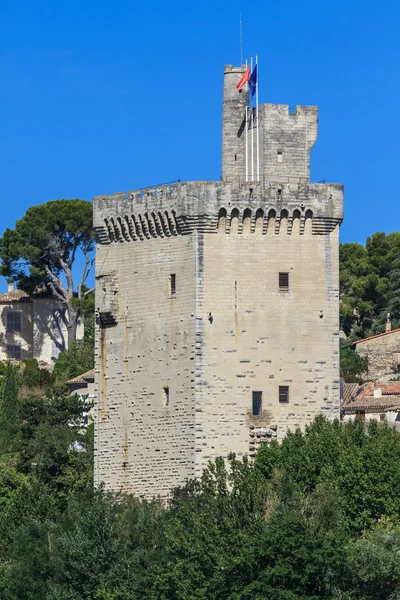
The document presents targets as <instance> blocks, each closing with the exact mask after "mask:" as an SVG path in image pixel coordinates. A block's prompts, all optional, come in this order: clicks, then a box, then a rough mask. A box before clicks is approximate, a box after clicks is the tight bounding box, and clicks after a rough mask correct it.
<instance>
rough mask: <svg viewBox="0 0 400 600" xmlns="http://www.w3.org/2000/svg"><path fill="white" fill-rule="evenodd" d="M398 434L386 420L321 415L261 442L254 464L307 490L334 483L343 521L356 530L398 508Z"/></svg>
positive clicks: (399, 478) (390, 514)
mask: <svg viewBox="0 0 400 600" xmlns="http://www.w3.org/2000/svg"><path fill="white" fill-rule="evenodd" d="M399 465H400V434H399V432H397V431H396V430H395V429H392V428H390V427H388V426H386V425H384V424H382V425H381V424H378V423H377V422H376V421H371V422H370V423H369V424H368V427H367V428H366V427H365V424H364V423H363V422H362V421H355V422H352V421H350V422H348V423H344V424H341V423H339V422H338V421H335V422H333V423H332V422H329V421H327V420H325V419H324V418H323V417H317V418H316V419H315V421H314V422H313V423H312V424H311V425H310V426H308V427H307V428H306V431H305V432H304V433H303V432H301V431H300V430H297V431H295V432H293V433H288V435H287V436H286V437H285V438H284V440H283V442H282V444H280V445H278V444H277V443H274V442H273V443H272V444H271V446H270V447H262V448H261V449H260V451H259V453H258V455H257V459H256V468H257V469H259V470H260V471H261V472H262V473H263V474H264V476H265V477H267V478H268V477H271V474H272V473H273V471H274V469H277V470H278V471H281V472H284V473H287V474H288V475H289V476H290V477H291V478H292V479H293V481H294V482H295V483H296V484H297V485H299V486H300V488H301V490H302V491H303V492H304V493H311V492H312V491H313V490H314V489H315V488H316V486H317V485H320V484H325V483H328V482H329V483H330V484H332V485H333V486H334V487H335V488H336V489H337V495H338V498H339V499H340V503H341V507H342V510H343V518H344V523H345V524H346V525H347V526H348V527H349V529H350V530H351V531H353V532H354V533H359V532H361V531H363V530H364V529H365V528H371V527H373V526H374V525H375V524H376V523H377V522H379V520H380V519H381V518H382V517H384V516H387V517H390V516H393V515H397V514H398V513H399V512H400V466H399Z"/></svg>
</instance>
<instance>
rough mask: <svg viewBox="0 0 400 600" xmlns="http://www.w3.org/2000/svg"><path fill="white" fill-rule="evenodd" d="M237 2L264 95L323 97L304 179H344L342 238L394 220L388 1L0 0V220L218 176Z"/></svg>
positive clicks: (393, 20)
mask: <svg viewBox="0 0 400 600" xmlns="http://www.w3.org/2000/svg"><path fill="white" fill-rule="evenodd" d="M240 11H242V15H243V22H244V26H243V27H244V29H243V50H244V55H245V56H246V55H250V54H251V53H252V54H255V53H256V52H258V54H259V60H260V69H259V71H260V102H273V103H284V104H290V105H295V104H317V105H318V106H319V109H320V131H319V139H318V141H317V144H316V145H315V147H314V150H313V153H312V171H311V174H312V180H313V181H319V180H323V179H325V180H326V181H332V182H337V183H344V184H345V221H344V223H343V225H342V231H341V239H342V241H345V242H348V241H357V242H364V241H365V238H366V237H367V236H368V235H371V234H372V233H374V232H375V231H385V232H387V233H388V232H390V231H394V230H398V229H399V211H398V208H397V205H398V201H399V199H398V194H397V181H396V180H397V173H398V164H397V163H398V160H399V156H400V152H399V147H398V140H399V139H400V119H399V95H400V89H399V88H400V83H399V59H400V44H399V34H398V23H399V20H400V4H399V3H397V2H396V1H395V0H391V1H383V2H381V3H378V2H376V1H375V2H373V1H372V0H365V1H364V2H362V3H361V2H360V1H354V0H353V1H349V0H347V1H335V0H332V1H331V2H321V1H320V0H318V1H317V0H309V1H301V0H296V1H295V0H286V1H285V2H274V3H272V2H265V1H257V0H255V1H253V2H251V3H250V2H247V3H244V2H243V0H241V1H239V0H229V1H228V0H214V1H213V2H211V1H208V0H206V1H204V2H199V1H196V0H192V1H191V2H189V1H188V0H186V1H181V2H180V1H177V0H171V1H169V2H159V1H157V0H153V1H152V2H135V1H132V0H129V1H125V0H113V1H112V2H111V1H107V2H106V1H104V0H97V1H96V2H94V1H93V0H79V1H78V0H68V2H65V1H64V0H57V1H54V0H36V1H33V0H2V2H1V14H0V81H1V86H0V164H1V183H2V189H1V191H2V203H1V208H2V211H1V216H2V219H1V230H3V229H4V228H5V227H13V225H14V223H15V221H16V219H18V218H20V217H21V216H22V215H23V214H24V212H25V210H26V209H27V208H28V207H29V206H31V205H33V204H38V203H41V202H45V201H47V200H52V199H56V198H73V197H76V198H85V199H91V198H92V197H93V196H95V195H98V194H106V193H112V192H117V191H123V190H128V189H135V188H139V187H143V186H147V185H152V184H156V183H160V182H166V181H170V180H175V179H178V178H180V179H181V180H196V179H200V180H207V179H211V180H212V179H219V176H220V171H221V157H220V154H221V150H220V147H221V139H220V138H221V92H222V74H223V65H224V64H227V63H233V64H236V65H237V64H239V62H240V49H239V13H240Z"/></svg>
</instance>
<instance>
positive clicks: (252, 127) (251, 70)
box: [250, 57, 254, 181]
mask: <svg viewBox="0 0 400 600" xmlns="http://www.w3.org/2000/svg"><path fill="white" fill-rule="evenodd" d="M250 72H251V73H252V72H253V57H251V58H250ZM250 110H251V118H250V127H251V181H254V112H253V107H252V106H251V90H250Z"/></svg>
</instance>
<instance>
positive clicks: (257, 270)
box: [94, 65, 343, 496]
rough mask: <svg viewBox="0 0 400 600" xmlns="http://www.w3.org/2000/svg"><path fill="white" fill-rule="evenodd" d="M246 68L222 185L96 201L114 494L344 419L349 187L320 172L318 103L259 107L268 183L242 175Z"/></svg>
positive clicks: (99, 411) (100, 447)
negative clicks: (325, 180)
mask: <svg viewBox="0 0 400 600" xmlns="http://www.w3.org/2000/svg"><path fill="white" fill-rule="evenodd" d="M243 73H244V68H234V67H232V66H230V65H228V66H227V67H225V71H224V99H223V135H222V146H223V151H222V181H219V182H190V183H179V184H177V185H165V186H159V187H157V188H147V189H143V190H136V191H132V192H126V193H120V194H114V195H112V196H100V197H97V198H95V199H94V219H95V228H96V232H97V238H98V244H97V261H96V263H97V267H96V268H97V272H96V281H97V282H96V310H97V334H96V371H97V372H96V379H97V394H98V401H97V404H96V407H95V481H96V482H97V483H100V482H104V483H105V485H106V487H107V488H109V489H117V490H118V489H123V490H126V491H130V492H133V493H135V494H139V495H145V496H154V495H157V494H161V495H166V494H168V493H169V491H170V490H171V488H172V487H174V486H176V485H178V484H181V483H183V482H184V481H185V480H186V479H187V478H192V477H196V476H199V475H200V474H201V472H202V469H203V468H204V466H205V465H206V464H207V462H208V461H209V460H210V459H213V458H215V457H217V456H221V455H222V456H226V455H227V454H228V453H229V452H231V451H233V452H236V454H237V455H238V456H242V455H244V454H249V455H250V456H254V455H255V453H256V450H257V448H258V447H259V445H260V444H262V443H268V441H269V440H270V439H274V438H277V439H281V438H282V437H283V436H284V434H285V432H286V430H287V429H288V428H291V429H294V428H296V427H297V426H300V427H302V428H303V427H304V426H305V425H306V424H307V423H309V422H310V421H311V420H312V419H313V418H314V416H315V415H316V414H318V413H323V414H325V415H326V416H327V417H328V418H334V417H337V416H338V415H339V336H338V334H339V325H338V309H339V264H338V250H339V248H338V237H339V224H340V222H341V221H342V218H343V187H342V186H341V185H337V184H316V183H310V181H309V179H310V167H309V165H310V152H311V149H312V146H313V144H314V142H315V140H316V137H317V128H318V112H317V108H316V107H304V106H298V107H296V111H295V112H293V113H290V112H289V108H288V106H286V105H271V104H264V105H261V106H260V107H259V148H260V153H259V161H260V164H259V181H246V180H245V155H246V146H245V144H246V142H245V139H246V135H247V140H248V141H247V143H249V140H251V135H249V124H248V123H246V120H245V118H244V115H245V107H246V103H247V100H248V98H247V92H246V91H245V90H243V91H242V92H238V91H237V89H236V84H237V82H238V81H239V79H240V78H241V76H242V74H243ZM246 128H247V134H246ZM253 141H254V140H253ZM247 150H248V152H249V148H247ZM253 150H254V147H253Z"/></svg>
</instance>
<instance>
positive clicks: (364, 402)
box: [343, 381, 400, 413]
mask: <svg viewBox="0 0 400 600" xmlns="http://www.w3.org/2000/svg"><path fill="white" fill-rule="evenodd" d="M377 389H380V390H381V393H382V396H380V397H379V398H374V391H375V390H377ZM343 409H344V411H345V413H352V412H356V411H359V410H364V411H366V412H374V411H380V412H385V411H387V410H391V409H392V410H393V409H394V410H400V382H399V381H375V382H373V381H370V382H368V383H364V384H363V385H360V386H359V387H358V388H357V390H356V391H355V392H354V393H353V395H352V398H351V400H350V401H349V402H347V403H346V404H344V403H343Z"/></svg>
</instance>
